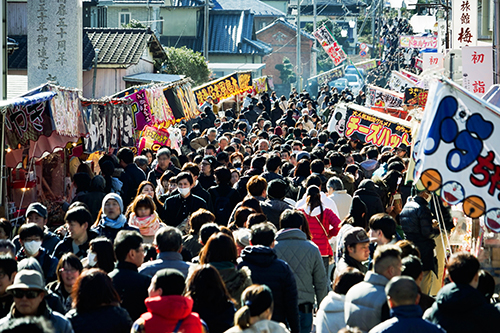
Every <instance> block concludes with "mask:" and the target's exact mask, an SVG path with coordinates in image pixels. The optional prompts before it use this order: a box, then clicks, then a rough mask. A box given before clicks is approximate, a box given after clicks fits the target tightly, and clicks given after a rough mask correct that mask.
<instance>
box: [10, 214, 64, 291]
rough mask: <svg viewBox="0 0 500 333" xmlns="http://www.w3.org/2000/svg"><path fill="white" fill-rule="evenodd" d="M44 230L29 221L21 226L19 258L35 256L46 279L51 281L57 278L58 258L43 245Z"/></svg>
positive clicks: (19, 259)
mask: <svg viewBox="0 0 500 333" xmlns="http://www.w3.org/2000/svg"><path fill="white" fill-rule="evenodd" d="M42 239H43V230H42V229H41V228H40V227H39V226H38V225H36V224H35V223H27V224H24V225H22V226H21V228H19V241H20V242H21V249H20V250H19V252H18V253H17V260H18V261H21V260H22V259H24V258H28V257H33V258H35V259H36V260H37V261H38V263H39V264H40V266H42V270H43V274H44V276H45V281H47V282H51V281H54V280H55V279H56V268H57V263H58V260H57V259H56V258H54V257H52V256H51V255H50V254H49V253H48V252H47V251H46V250H45V249H44V248H43V247H42Z"/></svg>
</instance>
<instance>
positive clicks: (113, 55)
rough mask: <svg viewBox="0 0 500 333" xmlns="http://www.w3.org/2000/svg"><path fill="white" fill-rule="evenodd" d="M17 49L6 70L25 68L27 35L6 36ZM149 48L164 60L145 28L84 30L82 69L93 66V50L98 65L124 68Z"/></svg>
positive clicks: (159, 45)
mask: <svg viewBox="0 0 500 333" xmlns="http://www.w3.org/2000/svg"><path fill="white" fill-rule="evenodd" d="M10 37H11V38H13V39H14V40H16V42H17V43H18V44H19V49H18V50H16V51H15V52H14V53H13V54H12V55H10V56H9V69H27V67H28V66H27V55H28V39H27V36H10ZM146 47H149V48H150V50H151V52H152V53H153V56H154V57H155V58H159V59H164V58H165V57H166V54H165V51H164V50H163V47H162V46H161V44H160V42H159V41H158V39H157V38H156V36H155V34H154V33H152V32H151V31H150V30H148V29H125V28H84V34H83V66H82V67H83V70H88V69H90V68H91V67H92V65H93V60H94V56H95V53H94V50H95V49H99V50H100V51H99V56H98V62H97V64H98V65H111V67H113V65H115V66H116V67H128V66H129V65H132V64H137V63H138V62H139V59H140V58H141V56H142V54H143V52H144V49H145V48H146Z"/></svg>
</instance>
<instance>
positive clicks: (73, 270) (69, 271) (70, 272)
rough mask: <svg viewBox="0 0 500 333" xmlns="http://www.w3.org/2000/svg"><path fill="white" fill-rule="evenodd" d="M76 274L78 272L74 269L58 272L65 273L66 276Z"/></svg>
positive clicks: (62, 269)
mask: <svg viewBox="0 0 500 333" xmlns="http://www.w3.org/2000/svg"><path fill="white" fill-rule="evenodd" d="M76 272H78V270H77V269H74V268H70V269H65V268H61V269H60V270H59V273H67V274H73V273H76Z"/></svg>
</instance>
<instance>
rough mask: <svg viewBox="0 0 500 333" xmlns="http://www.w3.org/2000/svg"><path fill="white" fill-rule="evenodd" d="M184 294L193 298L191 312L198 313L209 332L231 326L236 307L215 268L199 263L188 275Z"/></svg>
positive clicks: (219, 331) (219, 332) (216, 331)
mask: <svg viewBox="0 0 500 333" xmlns="http://www.w3.org/2000/svg"><path fill="white" fill-rule="evenodd" d="M186 296H189V297H191V298H192V299H193V312H196V313H198V314H199V315H200V318H201V319H203V320H204V321H205V323H206V324H207V326H208V329H209V330H210V333H223V332H225V331H226V330H227V329H229V328H231V326H233V320H234V313H235V312H236V309H235V308H234V304H233V302H232V300H231V296H230V295H229V293H228V291H227V289H226V287H225V285H224V281H222V278H221V276H220V275H219V272H218V271H217V269H216V268H214V267H213V266H211V265H201V266H199V267H198V268H196V269H195V270H194V271H193V273H192V274H191V276H190V277H189V279H188V281H187V285H186Z"/></svg>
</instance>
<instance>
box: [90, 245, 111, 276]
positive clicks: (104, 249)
mask: <svg viewBox="0 0 500 333" xmlns="http://www.w3.org/2000/svg"><path fill="white" fill-rule="evenodd" d="M115 261H116V259H115V251H114V250H113V243H111V241H110V240H109V239H107V238H106V237H97V238H94V239H93V240H91V241H90V244H89V251H88V255H87V265H88V267H90V268H99V269H102V270H103V271H105V272H106V273H110V272H111V271H112V270H113V269H115Z"/></svg>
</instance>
